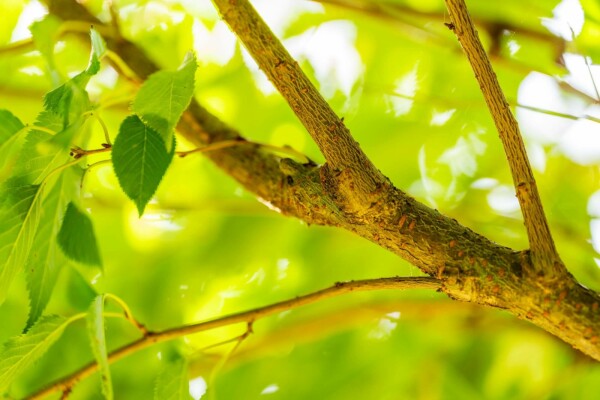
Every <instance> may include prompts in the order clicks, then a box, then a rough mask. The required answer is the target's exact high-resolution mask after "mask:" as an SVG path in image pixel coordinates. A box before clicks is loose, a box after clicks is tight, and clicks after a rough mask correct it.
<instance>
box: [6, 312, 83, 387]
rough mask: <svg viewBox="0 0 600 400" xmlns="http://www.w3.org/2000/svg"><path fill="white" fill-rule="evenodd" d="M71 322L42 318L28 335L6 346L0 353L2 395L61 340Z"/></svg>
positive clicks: (59, 318) (17, 338) (62, 318)
mask: <svg viewBox="0 0 600 400" xmlns="http://www.w3.org/2000/svg"><path fill="white" fill-rule="evenodd" d="M71 321H72V319H66V318H64V317H60V316H58V315H52V316H45V317H42V318H40V320H39V321H38V322H37V323H36V324H35V325H34V326H33V327H32V328H31V329H30V330H29V331H28V332H27V333H25V334H22V335H19V336H16V337H13V338H11V339H9V340H8V341H7V342H6V343H5V344H4V347H3V349H2V351H1V352H0V393H3V392H5V391H6V390H7V389H8V387H9V386H10V385H11V383H12V382H13V381H14V380H15V378H16V377H17V376H18V375H20V374H21V373H23V372H24V371H25V370H26V369H27V368H28V367H29V366H30V365H31V364H32V363H34V362H35V361H36V360H38V359H39V358H40V357H41V356H42V355H43V354H44V353H45V352H46V351H47V350H48V349H49V348H50V346H52V345H53V344H54V342H56V341H57V340H58V339H59V338H60V336H61V335H62V334H63V332H64V330H65V328H66V327H67V326H68V325H69V323H70V322H71Z"/></svg>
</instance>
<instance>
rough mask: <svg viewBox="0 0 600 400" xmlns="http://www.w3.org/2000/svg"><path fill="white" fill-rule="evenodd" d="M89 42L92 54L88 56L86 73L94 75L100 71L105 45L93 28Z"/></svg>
mask: <svg viewBox="0 0 600 400" xmlns="http://www.w3.org/2000/svg"><path fill="white" fill-rule="evenodd" d="M90 40H91V41H92V54H91V55H90V64H89V66H88V68H87V70H86V71H87V72H88V74H91V75H95V74H97V73H98V71H99V70H100V60H101V59H102V57H104V54H106V43H105V42H104V39H102V36H100V34H99V33H98V31H97V30H95V29H94V28H93V27H92V29H90Z"/></svg>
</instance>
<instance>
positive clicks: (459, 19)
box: [446, 0, 564, 277]
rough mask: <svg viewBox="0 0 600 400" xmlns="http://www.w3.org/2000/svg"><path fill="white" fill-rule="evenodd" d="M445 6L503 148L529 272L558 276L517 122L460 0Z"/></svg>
mask: <svg viewBox="0 0 600 400" xmlns="http://www.w3.org/2000/svg"><path fill="white" fill-rule="evenodd" d="M446 6H447V7H448V13H449V14H450V19H451V21H452V23H451V24H450V25H449V27H450V29H451V30H453V31H454V33H455V34H456V37H457V38H458V41H459V42H460V44H461V45H462V47H463V49H464V51H465V54H466V55H467V58H468V60H469V63H471V67H472V68H473V72H474V73H475V78H476V79H477V82H478V83H479V87H480V88H481V92H482V93H483V97H484V98H485V101H486V103H487V105H488V108H489V109H490V113H491V114H492V118H493V119H494V123H495V124H496V128H497V130H498V134H499V135H500V140H501V141H502V145H503V146H504V152H505V153H506V158H507V159H508V164H509V166H510V171H511V174H512V177H513V183H514V185H515V189H516V191H517V198H518V199H519V204H520V205H521V210H522V212H523V220H524V223H525V228H526V230H527V237H528V238H529V246H530V250H531V259H532V266H533V270H534V272H535V273H536V274H537V275H545V276H547V277H553V276H559V275H561V274H563V273H564V265H563V263H562V261H561V260H560V256H559V255H558V252H557V251H556V247H555V246H554V240H553V239H552V234H551V233H550V227H549V225H548V221H547V220H546V216H545V214H544V208H543V206H542V201H541V199H540V195H539V193H538V189H537V185H536V183H535V177H534V176H533V171H532V170H531V166H530V165H529V159H528V158H527V152H526V151H525V144H524V143H523V138H522V137H521V133H520V131H519V125H518V123H517V120H516V119H515V117H514V116H513V114H512V112H511V110H510V106H509V105H508V101H507V100H506V98H505V96H504V92H502V89H501V88H500V84H499V83H498V79H497V77H496V74H495V72H494V69H493V68H492V64H491V63H490V60H489V58H488V56H487V54H486V53H485V50H484V48H483V45H482V44H481V41H480V40H479V36H478V34H477V31H476V30H475V27H474V25H473V21H472V20H471V17H470V15H469V12H468V11H467V6H466V4H465V2H464V0H446Z"/></svg>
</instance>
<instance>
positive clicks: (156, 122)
mask: <svg viewBox="0 0 600 400" xmlns="http://www.w3.org/2000/svg"><path fill="white" fill-rule="evenodd" d="M196 66H197V65H196V57H194V55H193V53H191V52H190V53H188V54H187V55H186V57H185V59H184V61H183V63H182V64H181V66H180V67H179V69H178V70H177V71H174V72H173V71H159V72H156V73H154V74H152V75H151V76H150V77H149V78H148V79H147V80H146V82H144V84H143V85H142V87H141V88H140V91H139V92H138V94H137V96H136V97H135V100H134V101H133V112H135V113H136V114H137V115H138V116H139V117H140V118H141V119H142V121H144V122H145V123H146V124H147V125H149V126H150V127H152V128H153V129H154V130H155V131H157V132H158V133H159V134H160V136H161V137H162V138H163V140H164V144H165V146H166V147H167V150H170V146H171V144H172V137H173V129H174V128H175V125H177V122H178V121H179V118H181V114H183V112H184V111H185V109H186V108H187V106H188V105H189V104H190V101H191V100H192V95H193V94H194V76H195V73H196Z"/></svg>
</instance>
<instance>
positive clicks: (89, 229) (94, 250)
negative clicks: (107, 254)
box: [58, 202, 102, 266]
mask: <svg viewBox="0 0 600 400" xmlns="http://www.w3.org/2000/svg"><path fill="white" fill-rule="evenodd" d="M58 244H59V246H60V248H61V249H62V251H63V252H64V253H65V255H66V256H67V257H69V258H70V259H72V260H74V261H78V262H80V263H83V264H88V265H97V266H101V265H102V262H101V261H100V253H99V252H98V246H97V244H96V235H95V234H94V227H93V226H92V220H91V219H90V217H89V216H88V215H87V214H86V213H85V212H82V211H81V210H79V209H78V208H77V206H76V205H75V204H73V202H70V203H69V204H68V205H67V210H66V211H65V217H64V219H63V222H62V226H61V227H60V232H59V233H58Z"/></svg>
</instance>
